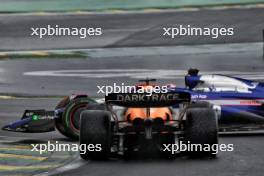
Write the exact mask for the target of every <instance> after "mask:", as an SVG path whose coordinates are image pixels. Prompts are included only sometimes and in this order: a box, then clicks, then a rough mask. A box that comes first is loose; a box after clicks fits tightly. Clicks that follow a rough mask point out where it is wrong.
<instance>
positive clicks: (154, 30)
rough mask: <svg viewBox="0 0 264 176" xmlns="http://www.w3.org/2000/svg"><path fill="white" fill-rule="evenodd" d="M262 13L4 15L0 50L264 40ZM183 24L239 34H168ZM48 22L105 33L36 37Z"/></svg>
mask: <svg viewBox="0 0 264 176" xmlns="http://www.w3.org/2000/svg"><path fill="white" fill-rule="evenodd" d="M263 18H264V11H263V9H262V8H252V9H251V8H249V9H248V8H242V9H228V10H226V9H224V10H202V11H186V12H162V13H143V14H142V13H139V14H134V13H129V14H86V15H85V14H81V15H80V14H75V15H52V16H50V15H42V14H39V15H36V16H31V15H29V16H27V15H22V16H16V15H1V16H0V41H1V43H0V50H1V51H6V50H38V49H65V48H70V49H72V48H78V49H79V48H101V47H127V46H129V47H131V46H167V45H185V44H205V43H206V44H208V43H240V42H257V41H261V40H262V29H263V28H264V24H263ZM180 24H182V25H184V26H186V25H191V26H192V27H210V28H213V27H226V28H229V27H233V28H234V35H233V36H228V37H227V36H222V37H218V38H217V39H212V38H211V37H204V36H191V37H188V36H181V37H177V38H175V39H171V38H167V37H164V36H163V32H164V31H163V27H173V26H175V25H180ZM47 25H51V26H55V25H59V26H60V27H78V28H80V27H101V28H102V31H103V35H102V36H100V37H94V36H93V37H89V38H86V39H80V38H78V37H66V36H64V37H62V36H60V37H54V36H49V37H45V38H42V39H39V38H38V37H36V36H31V33H32V31H31V28H32V27H33V28H37V27H47ZM14 39H15V40H14Z"/></svg>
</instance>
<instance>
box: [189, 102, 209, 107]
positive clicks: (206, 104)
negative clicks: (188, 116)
mask: <svg viewBox="0 0 264 176" xmlns="http://www.w3.org/2000/svg"><path fill="white" fill-rule="evenodd" d="M212 107H213V105H212V104H211V103H209V102H207V101H197V102H193V103H192V104H190V105H189V107H188V108H212Z"/></svg>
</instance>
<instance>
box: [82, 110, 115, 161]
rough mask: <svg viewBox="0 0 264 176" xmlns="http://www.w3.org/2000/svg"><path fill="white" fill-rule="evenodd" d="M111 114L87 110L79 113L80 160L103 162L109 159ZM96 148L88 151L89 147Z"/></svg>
mask: <svg viewBox="0 0 264 176" xmlns="http://www.w3.org/2000/svg"><path fill="white" fill-rule="evenodd" d="M111 138H112V133H111V114H110V113H109V112H108V111H102V110H87V111H83V112H82V113H81V124H80V147H81V148H82V147H86V150H85V152H84V151H83V150H80V156H81V158H83V159H85V160H87V159H92V160H104V159H107V158H108V157H109V154H110V150H111V141H112V140H111ZM91 145H94V146H97V147H96V148H95V149H94V150H88V148H89V146H91Z"/></svg>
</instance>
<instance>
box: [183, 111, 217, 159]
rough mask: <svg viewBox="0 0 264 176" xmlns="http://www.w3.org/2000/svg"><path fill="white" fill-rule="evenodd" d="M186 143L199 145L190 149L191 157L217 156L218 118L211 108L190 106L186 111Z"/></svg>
mask: <svg viewBox="0 0 264 176" xmlns="http://www.w3.org/2000/svg"><path fill="white" fill-rule="evenodd" d="M185 144H187V145H189V146H198V149H197V147H195V149H193V147H191V149H189V150H188V152H187V153H188V154H189V155H190V156H191V157H203V156H208V157H216V151H214V150H215V148H216V147H217V146H216V145H218V119H217V115H216V112H215V111H214V110H213V109H211V108H189V109H188V110H187V112H186V125H185Z"/></svg>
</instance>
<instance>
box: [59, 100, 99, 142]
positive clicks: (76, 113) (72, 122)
mask: <svg viewBox="0 0 264 176" xmlns="http://www.w3.org/2000/svg"><path fill="white" fill-rule="evenodd" d="M90 103H91V104H92V103H95V101H94V100H92V99H90V98H88V97H82V98H77V99H74V100H72V101H70V102H69V103H68V104H67V105H66V107H65V111H64V112H63V114H62V118H61V121H62V125H63V127H64V128H65V133H66V136H67V137H69V138H71V139H75V140H77V139H78V138H79V133H80V126H79V123H80V115H81V113H82V111H84V110H87V106H88V104H90ZM61 129H62V128H61Z"/></svg>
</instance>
